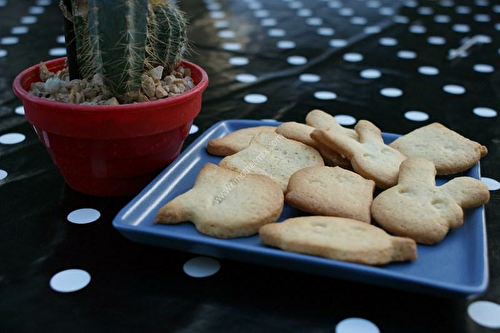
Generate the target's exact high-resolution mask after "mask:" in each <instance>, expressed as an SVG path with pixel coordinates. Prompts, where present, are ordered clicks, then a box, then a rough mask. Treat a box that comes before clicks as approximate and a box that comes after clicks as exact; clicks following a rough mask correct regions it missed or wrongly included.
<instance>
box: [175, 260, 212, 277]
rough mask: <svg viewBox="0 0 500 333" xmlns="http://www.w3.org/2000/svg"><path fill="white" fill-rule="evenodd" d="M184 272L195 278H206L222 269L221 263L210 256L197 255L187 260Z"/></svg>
mask: <svg viewBox="0 0 500 333" xmlns="http://www.w3.org/2000/svg"><path fill="white" fill-rule="evenodd" d="M183 269H184V273H186V274H187V275H189V276H191V277H195V278H204V277H209V276H212V275H214V274H215V273H217V272H218V271H219V270H220V263H219V262H218V261H217V260H215V259H213V258H208V257H196V258H193V259H190V260H188V261H186V263H185V264H184V267H183Z"/></svg>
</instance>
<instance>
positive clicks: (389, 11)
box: [378, 7, 395, 16]
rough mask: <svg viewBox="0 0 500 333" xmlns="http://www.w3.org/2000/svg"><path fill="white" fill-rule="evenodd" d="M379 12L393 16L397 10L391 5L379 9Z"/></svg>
mask: <svg viewBox="0 0 500 333" xmlns="http://www.w3.org/2000/svg"><path fill="white" fill-rule="evenodd" d="M378 13H379V14H380V15H382V16H392V15H394V13H395V12H394V9H392V8H391V7H382V8H380V9H379V10H378Z"/></svg>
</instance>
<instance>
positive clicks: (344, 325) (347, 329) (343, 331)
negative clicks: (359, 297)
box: [335, 318, 380, 333]
mask: <svg viewBox="0 0 500 333" xmlns="http://www.w3.org/2000/svg"><path fill="white" fill-rule="evenodd" d="M335 333H380V330H379V328H378V327H377V326H376V325H375V324H374V323H372V322H371V321H369V320H366V319H363V318H347V319H344V320H342V321H341V322H340V323H338V324H337V327H335Z"/></svg>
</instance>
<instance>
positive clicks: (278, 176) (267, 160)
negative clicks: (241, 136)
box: [219, 132, 324, 191]
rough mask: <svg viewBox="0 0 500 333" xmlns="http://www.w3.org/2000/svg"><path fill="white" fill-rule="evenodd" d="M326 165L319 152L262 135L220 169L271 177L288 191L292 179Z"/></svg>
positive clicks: (284, 139) (230, 158)
mask: <svg viewBox="0 0 500 333" xmlns="http://www.w3.org/2000/svg"><path fill="white" fill-rule="evenodd" d="M322 165H324V162H323V158H322V157H321V155H320V154H319V153H318V151H317V150H316V149H314V148H312V147H309V146H307V145H305V144H303V143H300V142H297V141H294V140H289V139H287V138H285V137H284V136H282V135H279V134H276V133H268V132H261V133H259V134H258V135H257V136H256V137H254V138H253V139H252V142H251V143H250V145H249V146H248V147H247V148H245V149H243V150H242V151H240V152H238V153H236V154H234V155H231V156H227V157H225V158H223V159H222V161H221V162H220V163H219V166H221V167H223V168H226V169H230V170H233V171H236V172H241V173H257V174H261V175H265V176H268V177H269V178H271V179H272V180H274V181H275V182H277V183H278V184H279V185H280V186H281V188H282V190H283V191H286V187H287V185H288V180H289V179H290V176H291V175H292V174H293V173H294V172H296V171H298V170H300V169H303V168H307V167H309V166H322Z"/></svg>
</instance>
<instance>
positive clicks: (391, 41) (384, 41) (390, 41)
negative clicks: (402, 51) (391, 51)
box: [378, 37, 398, 46]
mask: <svg viewBox="0 0 500 333" xmlns="http://www.w3.org/2000/svg"><path fill="white" fill-rule="evenodd" d="M378 42H379V43H380V44H381V45H384V46H395V45H398V41H397V39H395V38H392V37H382V38H380V39H379V40H378Z"/></svg>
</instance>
